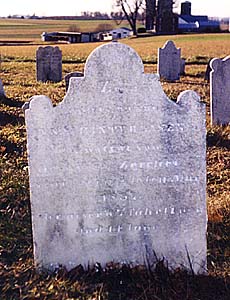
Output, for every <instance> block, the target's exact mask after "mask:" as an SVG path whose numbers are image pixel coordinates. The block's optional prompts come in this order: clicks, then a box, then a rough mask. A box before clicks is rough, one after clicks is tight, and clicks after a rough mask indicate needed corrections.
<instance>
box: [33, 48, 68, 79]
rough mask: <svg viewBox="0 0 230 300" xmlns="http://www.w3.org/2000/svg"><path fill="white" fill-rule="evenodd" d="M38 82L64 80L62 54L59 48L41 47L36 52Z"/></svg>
mask: <svg viewBox="0 0 230 300" xmlns="http://www.w3.org/2000/svg"><path fill="white" fill-rule="evenodd" d="M36 70H37V73H36V74H37V81H42V82H46V81H52V82H59V81H61V80H62V52H61V50H60V49H59V48H58V47H51V46H47V47H39V48H38V49H37V51H36Z"/></svg>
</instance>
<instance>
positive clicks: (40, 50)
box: [37, 46, 62, 56]
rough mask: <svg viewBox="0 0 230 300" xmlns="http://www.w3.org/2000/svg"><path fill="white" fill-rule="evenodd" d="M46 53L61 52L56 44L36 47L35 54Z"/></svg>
mask: <svg viewBox="0 0 230 300" xmlns="http://www.w3.org/2000/svg"><path fill="white" fill-rule="evenodd" d="M48 53H52V54H55V55H57V54H61V53H62V52H61V50H60V49H59V47H58V46H55V47H52V46H45V47H38V48H37V54H39V55H41V56H42V55H45V54H46V55H47V54H48Z"/></svg>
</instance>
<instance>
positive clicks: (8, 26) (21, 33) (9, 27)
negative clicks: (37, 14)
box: [0, 19, 127, 42]
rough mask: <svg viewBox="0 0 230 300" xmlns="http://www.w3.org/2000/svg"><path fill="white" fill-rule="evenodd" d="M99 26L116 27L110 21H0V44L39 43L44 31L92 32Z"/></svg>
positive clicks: (125, 23) (125, 24)
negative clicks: (2, 41) (73, 30)
mask: <svg viewBox="0 0 230 300" xmlns="http://www.w3.org/2000/svg"><path fill="white" fill-rule="evenodd" d="M100 24H108V25H111V26H112V27H117V25H116V23H115V22H114V21H112V20H90V21H89V20H58V21H57V20H43V19H42V20H36V19H35V20H33V19H0V42H1V40H17V41H20V40H23V41H31V42H39V41H40V40H41V34H42V32H44V31H46V32H53V31H71V30H70V28H74V27H76V28H78V30H80V31H81V32H89V31H92V32H93V31H96V30H97V27H98V25H100ZM122 25H123V26H127V22H125V21H124V22H123V23H122Z"/></svg>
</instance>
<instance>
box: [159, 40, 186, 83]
mask: <svg viewBox="0 0 230 300" xmlns="http://www.w3.org/2000/svg"><path fill="white" fill-rule="evenodd" d="M181 63H182V61H181V49H180V48H178V49H177V48H176V46H175V45H174V43H173V41H167V42H166V43H165V44H164V46H163V48H159V49H158V64H157V72H158V74H159V75H160V77H162V78H164V79H166V80H169V81H175V80H179V79H180V73H181Z"/></svg>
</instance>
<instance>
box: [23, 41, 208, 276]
mask: <svg viewBox="0 0 230 300" xmlns="http://www.w3.org/2000/svg"><path fill="white" fill-rule="evenodd" d="M84 74H85V75H84V77H81V78H72V79H71V81H70V86H69V89H68V92H67V94H66V96H65V98H64V100H63V101H62V102H61V103H60V104H59V105H58V106H56V107H53V106H52V103H51V101H50V99H49V98H47V97H45V96H35V97H33V98H32V99H31V101H30V105H29V108H28V107H27V109H26V110H25V118H26V126H27V134H28V152H29V172H30V193H31V208H32V225H33V239H34V254H35V261H36V264H37V265H38V266H39V265H40V266H43V267H47V268H50V269H52V268H54V267H55V266H57V265H58V264H62V265H65V266H66V267H67V269H70V268H72V267H74V266H76V265H78V264H82V265H84V266H87V265H88V263H89V264H93V263H95V262H99V263H101V264H102V265H105V264H106V263H108V262H111V261H114V262H120V263H124V262H126V263H130V264H133V265H137V264H144V263H145V262H146V260H147V259H148V260H149V261H150V262H151V263H154V262H155V256H154V252H155V253H156V255H157V256H158V258H162V257H164V258H165V260H167V261H168V263H169V266H171V267H178V266H181V265H183V266H185V267H187V268H190V266H189V260H188V255H189V257H190V260H191V264H192V267H193V269H194V271H195V272H204V268H205V266H206V222H207V218H206V201H205V190H206V163H205V159H206V151H205V140H206V130H205V105H204V104H203V103H201V102H200V101H199V97H198V96H197V94H196V93H195V92H192V91H186V92H183V93H182V94H181V95H180V96H179V99H178V102H177V103H175V102H173V101H171V100H170V99H168V98H167V96H166V95H165V94H164V92H163V90H162V87H161V85H160V82H159V78H158V76H157V75H154V74H144V67H143V64H142V61H141V59H140V57H139V56H138V55H137V53H136V52H135V51H134V50H133V49H132V48H130V47H128V46H126V45H124V44H120V43H109V44H105V45H103V46H100V47H98V48H97V49H96V50H94V51H93V52H92V53H91V55H90V56H89V58H88V60H87V62H86V65H85V71H84Z"/></svg>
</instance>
